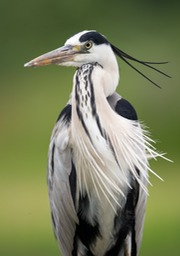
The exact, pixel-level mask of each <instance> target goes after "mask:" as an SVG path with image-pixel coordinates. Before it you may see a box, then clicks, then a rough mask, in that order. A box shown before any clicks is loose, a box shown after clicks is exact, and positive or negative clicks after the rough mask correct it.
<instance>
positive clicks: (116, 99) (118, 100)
mask: <svg viewBox="0 0 180 256" xmlns="http://www.w3.org/2000/svg"><path fill="white" fill-rule="evenodd" d="M107 100H108V102H109V104H110V106H111V107H112V109H113V110H114V111H116V112H117V113H118V114H119V115H121V116H123V117H125V118H127V119H130V120H137V114H136V111H135V109H134V108H133V106H132V105H131V104H130V103H129V102H128V101H126V100H124V99H123V98H122V97H121V96H120V95H119V94H118V93H114V94H112V95H111V96H110V97H108V99H107ZM137 123H138V120H137ZM138 124H139V123H138ZM141 180H142V182H143V184H144V185H145V186H146V187H147V185H148V184H147V181H146V180H145V179H144V178H143V177H141ZM138 193H139V194H138V200H137V204H136V208H135V240H136V245H137V255H138V252H139V249H140V245H141V240H142V234H143V226H144V217H145V210H146V201H147V193H146V192H145V191H144V190H143V189H142V188H141V186H139V192H138ZM129 241H130V240H128V239H127V243H130V242H129ZM127 246H128V247H131V245H130V244H129V245H128V244H127ZM120 255H123V252H121V253H120Z"/></svg>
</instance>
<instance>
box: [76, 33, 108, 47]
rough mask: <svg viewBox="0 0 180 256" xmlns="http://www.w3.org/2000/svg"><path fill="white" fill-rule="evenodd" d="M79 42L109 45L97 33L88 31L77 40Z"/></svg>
mask: <svg viewBox="0 0 180 256" xmlns="http://www.w3.org/2000/svg"><path fill="white" fill-rule="evenodd" d="M79 40H80V42H81V43H83V42H86V41H92V42H93V43H94V44H96V45H99V44H109V42H108V41H107V39H106V38H105V37H104V36H102V35H101V34H99V33H98V32H95V31H90V32H87V33H85V34H84V35H82V36H81V37H80V38H79Z"/></svg>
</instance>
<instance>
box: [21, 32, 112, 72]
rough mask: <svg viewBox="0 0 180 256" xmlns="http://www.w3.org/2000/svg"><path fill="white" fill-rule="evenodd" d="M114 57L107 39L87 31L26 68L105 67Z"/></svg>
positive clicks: (33, 61) (30, 63)
mask: <svg viewBox="0 0 180 256" xmlns="http://www.w3.org/2000/svg"><path fill="white" fill-rule="evenodd" d="M112 56H113V60H114V59H115V57H114V53H113V51H112V48H111V45H110V43H109V42H108V41H107V39H106V38H105V37H104V36H103V35H101V34H100V33H98V32H96V31H94V30H91V31H87V30H86V31H83V32H80V33H78V34H76V35H74V36H72V37H71V38H69V39H68V40H67V41H66V42H65V44H64V46H62V47H60V48H57V49H55V50H53V51H51V52H48V53H46V54H43V55H41V56H39V57H37V58H35V59H33V60H32V61H30V62H28V63H26V64H25V66H27V67H30V66H43V65H49V64H57V65H63V66H75V67H80V66H82V65H83V64H86V63H92V62H98V63H99V64H100V65H102V66H104V65H105V64H106V63H107V62H108V59H111V58H112Z"/></svg>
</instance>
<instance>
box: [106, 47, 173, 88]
mask: <svg viewBox="0 0 180 256" xmlns="http://www.w3.org/2000/svg"><path fill="white" fill-rule="evenodd" d="M111 48H112V50H113V52H114V53H115V54H116V55H118V56H119V57H120V58H121V59H122V60H123V61H124V62H126V63H127V64H128V65H129V66H130V67H131V68H133V69H134V70H135V71H137V72H138V73H139V74H140V75H141V76H143V77H144V78H145V79H147V80H148V81H150V82H151V83H152V84H154V85H156V86H157V87H159V88H161V87H160V86H159V85H158V84H157V83H155V82H154V81H153V80H151V79H150V78H149V77H147V76H146V75H144V74H143V73H142V72H141V71H140V70H138V69H137V68H136V67H134V66H133V65H132V64H131V63H130V62H129V61H128V60H127V59H129V60H131V61H135V62H138V63H140V64H142V65H144V66H146V67H148V68H151V69H153V70H155V71H157V72H158V73H160V74H162V75H164V76H166V77H169V78H171V77H170V76H169V75H167V74H166V73H164V72H162V71H161V70H159V69H157V68H155V67H153V66H151V65H161V64H167V63H168V62H167V61H165V62H149V61H142V60H138V59H136V58H134V57H132V56H130V55H128V54H127V53H125V52H123V51H122V50H120V49H118V48H117V47H116V46H114V45H112V44H111Z"/></svg>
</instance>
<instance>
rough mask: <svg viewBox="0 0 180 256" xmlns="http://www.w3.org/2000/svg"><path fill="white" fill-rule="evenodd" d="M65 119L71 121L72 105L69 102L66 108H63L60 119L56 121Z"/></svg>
mask: <svg viewBox="0 0 180 256" xmlns="http://www.w3.org/2000/svg"><path fill="white" fill-rule="evenodd" d="M61 118H62V119H63V121H65V122H67V123H69V122H70V121H71V105H70V104H68V105H66V106H65V108H63V110H62V111H61V113H60V114H59V116H58V119H57V121H56V123H57V122H58V121H59V120H60V119H61Z"/></svg>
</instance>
